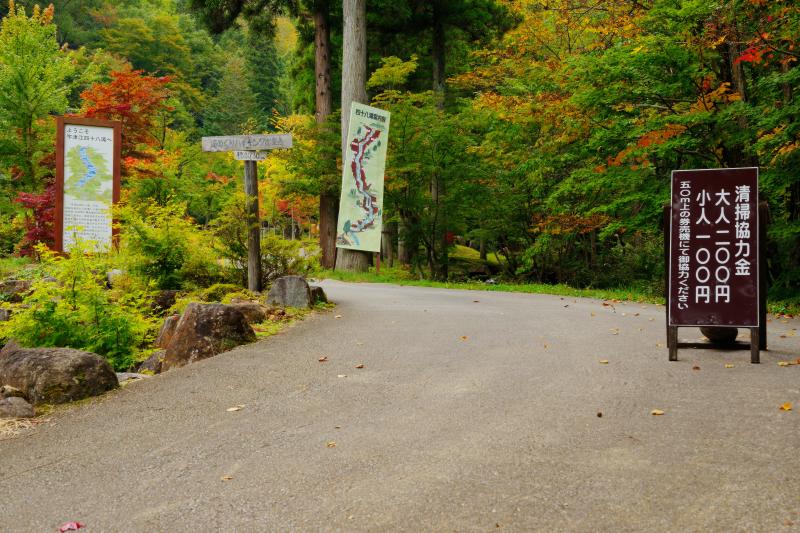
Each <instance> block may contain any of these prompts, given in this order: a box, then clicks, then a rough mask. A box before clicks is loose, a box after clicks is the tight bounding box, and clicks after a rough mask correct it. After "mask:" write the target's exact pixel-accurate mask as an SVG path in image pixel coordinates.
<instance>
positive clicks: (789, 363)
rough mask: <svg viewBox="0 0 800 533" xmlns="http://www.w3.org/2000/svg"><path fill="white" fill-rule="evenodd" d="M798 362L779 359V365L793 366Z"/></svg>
mask: <svg viewBox="0 0 800 533" xmlns="http://www.w3.org/2000/svg"><path fill="white" fill-rule="evenodd" d="M796 364H797V363H792V362H790V361H778V366H792V365H796Z"/></svg>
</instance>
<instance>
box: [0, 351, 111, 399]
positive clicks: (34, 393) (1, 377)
mask: <svg viewBox="0 0 800 533" xmlns="http://www.w3.org/2000/svg"><path fill="white" fill-rule="evenodd" d="M0 383H4V384H6V385H10V386H12V387H15V388H17V389H19V390H21V391H22V392H24V393H25V396H26V397H27V398H28V400H29V401H30V402H31V403H33V404H34V405H39V404H42V403H66V402H72V401H75V400H81V399H83V398H88V397H90V396H97V395H98V394H102V393H104V392H106V391H109V390H111V389H114V388H116V387H117V386H119V383H118V381H117V376H116V374H114V370H113V369H112V368H111V365H109V364H108V361H106V360H105V359H103V358H102V357H100V356H99V355H97V354H93V353H89V352H83V351H80V350H73V349H72V348H21V347H20V346H18V345H17V344H16V343H14V342H9V343H8V344H6V346H5V347H4V348H3V350H2V351H0Z"/></svg>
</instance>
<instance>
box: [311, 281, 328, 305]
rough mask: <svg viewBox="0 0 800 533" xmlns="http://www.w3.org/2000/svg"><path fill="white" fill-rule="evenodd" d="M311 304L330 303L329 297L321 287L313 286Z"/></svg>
mask: <svg viewBox="0 0 800 533" xmlns="http://www.w3.org/2000/svg"><path fill="white" fill-rule="evenodd" d="M310 288H311V303H312V304H318V303H323V304H326V303H328V296H327V295H326V294H325V291H324V290H323V288H322V287H320V286H319V285H311V287H310Z"/></svg>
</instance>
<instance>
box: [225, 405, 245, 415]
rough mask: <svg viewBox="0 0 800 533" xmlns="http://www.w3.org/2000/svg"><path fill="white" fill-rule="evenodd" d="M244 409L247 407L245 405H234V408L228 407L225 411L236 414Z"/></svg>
mask: <svg viewBox="0 0 800 533" xmlns="http://www.w3.org/2000/svg"><path fill="white" fill-rule="evenodd" d="M244 407H245V405H244V404H239V405H234V406H233V407H228V408H227V409H225V410H226V411H227V412H229V413H235V412H236V411H241V410H242V409H244Z"/></svg>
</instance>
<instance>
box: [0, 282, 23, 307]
mask: <svg viewBox="0 0 800 533" xmlns="http://www.w3.org/2000/svg"><path fill="white" fill-rule="evenodd" d="M30 290H31V282H30V281H29V280H27V279H10V280H6V281H0V300H5V301H7V302H13V303H19V302H21V301H22V300H23V298H25V296H26V295H27V294H28V293H29V292H30Z"/></svg>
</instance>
